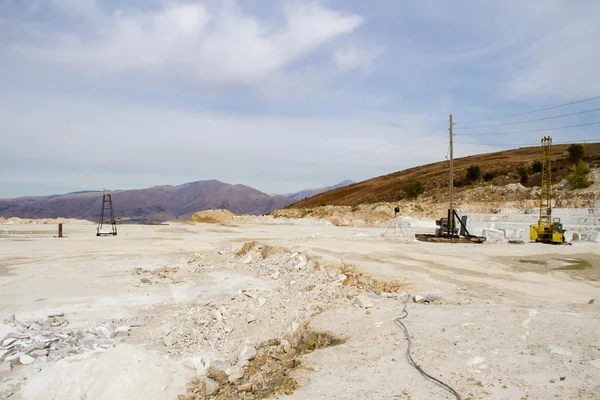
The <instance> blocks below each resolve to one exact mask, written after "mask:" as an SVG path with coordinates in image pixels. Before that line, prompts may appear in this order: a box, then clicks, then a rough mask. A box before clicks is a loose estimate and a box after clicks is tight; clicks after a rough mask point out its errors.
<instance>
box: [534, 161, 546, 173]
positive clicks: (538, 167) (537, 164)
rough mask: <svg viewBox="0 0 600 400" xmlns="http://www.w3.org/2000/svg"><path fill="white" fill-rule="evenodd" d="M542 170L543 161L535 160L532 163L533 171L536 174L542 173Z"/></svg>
mask: <svg viewBox="0 0 600 400" xmlns="http://www.w3.org/2000/svg"><path fill="white" fill-rule="evenodd" d="M542 168H543V165H542V161H541V160H533V162H532V163H531V170H532V171H533V172H534V173H536V174H537V173H540V172H542Z"/></svg>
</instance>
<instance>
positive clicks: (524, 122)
mask: <svg viewBox="0 0 600 400" xmlns="http://www.w3.org/2000/svg"><path fill="white" fill-rule="evenodd" d="M594 111H600V108H594V109H591V110H583V111H577V112H572V113H569V114H562V115H554V116H552V117H545V118H537V119H530V120H528V121H518V122H507V123H505V124H494V125H481V126H467V127H466V128H461V129H480V128H493V127H497V126H507V125H519V124H528V123H530V122H538V121H546V120H549V119H557V118H564V117H569V116H571V115H578V114H587V113H590V112H594Z"/></svg>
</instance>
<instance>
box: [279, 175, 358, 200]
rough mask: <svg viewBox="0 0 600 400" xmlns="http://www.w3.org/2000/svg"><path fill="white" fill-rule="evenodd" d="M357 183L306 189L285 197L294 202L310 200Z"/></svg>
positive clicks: (342, 183)
mask: <svg viewBox="0 0 600 400" xmlns="http://www.w3.org/2000/svg"><path fill="white" fill-rule="evenodd" d="M355 183H356V182H354V181H351V180H345V181H342V182H340V183H338V184H337V185H332V186H325V187H321V188H315V189H304V190H301V191H299V192H296V193H288V194H284V196H285V197H287V198H288V199H291V200H294V201H299V200H304V199H308V198H310V197H313V196H316V195H318V194H321V193H325V192H329V191H330V190H333V189H338V188H342V187H346V186H350V185H353V184H355Z"/></svg>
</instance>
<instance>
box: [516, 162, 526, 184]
mask: <svg viewBox="0 0 600 400" xmlns="http://www.w3.org/2000/svg"><path fill="white" fill-rule="evenodd" d="M517 173H518V174H519V182H521V184H523V185H524V184H526V183H527V181H529V170H528V168H527V167H526V166H524V165H521V166H520V167H518V168H517Z"/></svg>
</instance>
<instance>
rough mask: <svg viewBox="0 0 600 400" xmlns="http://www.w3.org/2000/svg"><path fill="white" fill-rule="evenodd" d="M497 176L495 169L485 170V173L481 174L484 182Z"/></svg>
mask: <svg viewBox="0 0 600 400" xmlns="http://www.w3.org/2000/svg"><path fill="white" fill-rule="evenodd" d="M497 176H498V172H497V171H492V172H486V173H485V174H483V180H484V181H486V182H489V181H492V180H494V178H495V177H497Z"/></svg>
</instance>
